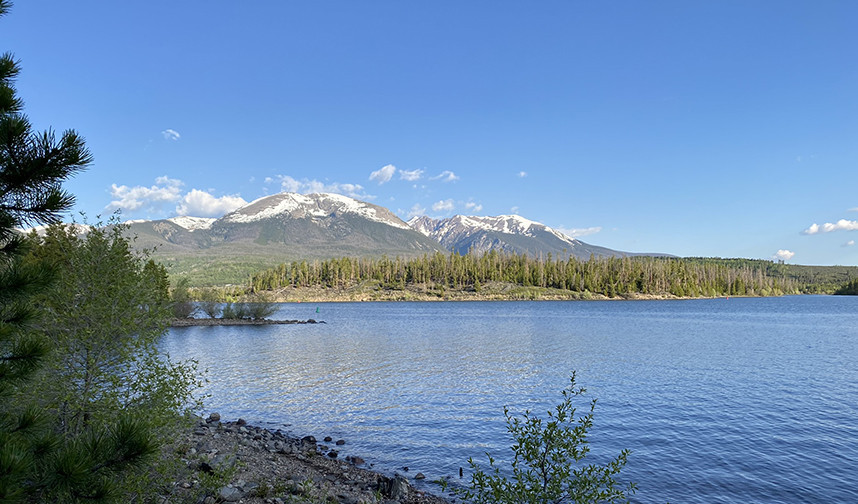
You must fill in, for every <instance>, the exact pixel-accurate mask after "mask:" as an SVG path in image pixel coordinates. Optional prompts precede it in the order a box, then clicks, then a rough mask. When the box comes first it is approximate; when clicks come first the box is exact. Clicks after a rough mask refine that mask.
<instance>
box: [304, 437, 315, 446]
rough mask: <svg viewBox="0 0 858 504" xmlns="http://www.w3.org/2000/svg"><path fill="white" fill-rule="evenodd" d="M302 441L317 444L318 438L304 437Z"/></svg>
mask: <svg viewBox="0 0 858 504" xmlns="http://www.w3.org/2000/svg"><path fill="white" fill-rule="evenodd" d="M301 441H303V442H305V443H309V444H316V438H314V437H313V436H304V437H302V438H301Z"/></svg>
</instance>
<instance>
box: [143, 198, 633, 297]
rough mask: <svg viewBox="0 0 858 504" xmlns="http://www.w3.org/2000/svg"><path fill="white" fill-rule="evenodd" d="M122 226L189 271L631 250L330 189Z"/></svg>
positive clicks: (503, 219) (518, 222) (515, 220)
mask: <svg viewBox="0 0 858 504" xmlns="http://www.w3.org/2000/svg"><path fill="white" fill-rule="evenodd" d="M128 225H129V231H130V233H131V234H133V235H135V236H136V237H137V242H136V243H137V246H138V248H145V249H149V250H154V252H153V258H155V259H159V260H162V261H163V262H166V263H167V265H168V270H169V271H170V272H171V273H173V274H185V275H189V276H194V277H203V276H212V275H217V274H218V271H219V270H229V271H231V272H233V273H230V274H231V275H236V274H238V272H241V275H249V274H250V273H253V272H254V270H259V269H263V268H268V267H272V266H275V265H277V264H280V263H283V262H289V261H295V260H299V261H300V260H313V259H330V258H336V257H355V256H375V257H380V256H382V255H387V256H403V257H411V256H421V255H423V254H427V253H435V252H442V253H449V252H458V253H461V254H465V253H467V252H469V251H476V252H488V251H490V250H498V251H503V252H509V253H519V254H520V253H526V254H531V255H534V256H536V255H540V254H548V253H551V254H553V255H554V256H555V257H562V256H563V255H564V254H565V255H569V256H574V257H577V258H581V259H586V258H589V257H590V256H591V255H593V256H596V257H621V256H626V255H637V254H632V253H626V252H620V251H616V250H611V249H608V248H605V247H598V246H595V245H590V244H586V243H584V242H581V241H580V240H577V239H575V238H570V237H568V236H566V235H564V234H563V233H560V232H559V231H556V230H554V229H552V228H550V227H548V226H545V225H544V224H541V223H538V222H535V221H531V220H529V219H526V218H524V217H521V216H518V215H502V216H495V217H480V216H463V215H458V216H454V217H451V218H449V219H431V218H429V217H419V218H414V219H411V220H410V221H409V222H407V223H406V222H405V221H403V220H402V219H400V218H399V217H397V216H396V215H395V214H394V213H393V212H392V211H390V210H389V209H387V208H384V207H382V206H378V205H374V204H372V203H367V202H364V201H359V200H356V199H354V198H349V197H347V196H343V195H339V194H330V193H315V194H297V193H278V194H273V195H269V196H264V197H262V198H259V199H256V200H254V201H252V202H250V203H248V204H247V205H244V206H242V207H240V208H238V209H236V210H234V211H232V212H229V213H227V214H226V215H224V216H223V217H220V218H217V219H214V218H205V217H190V216H178V217H171V218H168V219H159V220H151V221H139V220H136V221H128ZM231 279H232V280H234V281H240V279H238V278H237V277H235V278H233V277H231Z"/></svg>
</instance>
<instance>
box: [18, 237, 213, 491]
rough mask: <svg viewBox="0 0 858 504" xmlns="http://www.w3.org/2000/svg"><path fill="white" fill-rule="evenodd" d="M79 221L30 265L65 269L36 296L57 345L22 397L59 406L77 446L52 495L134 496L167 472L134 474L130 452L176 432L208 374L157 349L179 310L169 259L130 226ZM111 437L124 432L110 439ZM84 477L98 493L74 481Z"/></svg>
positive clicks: (54, 414)
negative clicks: (149, 253)
mask: <svg viewBox="0 0 858 504" xmlns="http://www.w3.org/2000/svg"><path fill="white" fill-rule="evenodd" d="M79 229H80V227H78V226H65V225H52V226H50V227H48V228H47V230H46V231H45V235H44V237H41V238H39V237H32V238H31V240H32V247H31V248H32V250H31V252H30V255H29V256H28V258H27V264H31V265H34V266H36V267H40V266H41V267H47V266H50V267H51V268H53V269H54V270H55V271H56V279H55V281H54V283H53V284H52V285H51V286H50V288H48V289H47V290H46V291H45V292H43V293H42V294H41V295H39V296H38V297H36V298H35V299H34V304H35V306H36V307H37V308H39V312H40V320H39V322H38V326H37V327H39V329H40V330H41V332H42V333H44V334H46V335H48V336H49V338H50V340H51V341H52V342H53V345H54V347H55V352H54V353H53V354H52V355H51V356H50V358H48V359H47V360H46V362H47V366H45V368H44V369H43V370H42V371H41V372H40V373H39V374H38V375H37V376H36V378H35V379H34V380H33V381H32V382H31V383H30V384H29V385H28V386H27V387H22V388H20V390H19V397H24V396H26V395H30V396H36V397H39V398H40V402H41V405H42V407H43V408H44V409H45V410H46V411H50V412H51V419H50V423H51V430H52V431H53V432H55V433H56V434H58V435H59V437H60V439H61V440H63V441H64V443H65V444H64V446H66V447H67V449H66V451H67V452H68V453H67V454H63V453H65V452H64V451H63V450H60V452H59V453H61V456H60V455H55V456H54V458H56V457H59V458H57V459H56V460H57V461H58V462H57V463H60V464H61V466H62V467H61V468H60V469H56V468H55V469H52V470H51V472H50V473H46V474H54V473H56V474H57V475H60V476H62V477H61V478H59V476H58V477H56V478H53V479H51V480H50V484H51V485H52V486H51V488H53V490H51V491H50V492H47V493H42V494H40V495H41V497H42V498H44V497H45V496H48V495H50V496H56V498H58V499H60V500H62V499H70V500H71V501H74V499H84V497H87V495H88V496H89V497H87V498H90V497H91V498H92V499H93V500H96V501H101V500H110V499H111V498H127V496H128V495H129V494H145V493H146V492H149V491H152V489H154V488H155V486H154V485H152V482H151V481H150V480H147V478H154V479H158V476H157V474H154V475H151V474H149V471H132V473H129V472H128V471H127V469H128V468H129V467H131V468H133V464H130V463H125V462H124V461H125V460H128V461H129V462H130V461H136V462H138V463H139V462H140V461H141V460H142V459H143V458H144V457H143V456H144V455H149V454H152V453H153V452H154V451H155V450H156V449H157V447H158V446H159V445H160V444H162V443H164V442H166V441H167V440H168V438H169V435H170V434H171V432H172V429H174V428H176V427H178V426H179V425H181V414H182V412H183V411H184V410H185V408H187V407H188V406H190V405H193V404H194V403H193V399H192V393H193V391H194V390H195V389H196V388H197V387H198V386H199V385H200V383H199V376H198V373H197V370H196V365H195V363H193V362H189V363H175V362H172V361H171V360H170V358H169V357H168V356H166V355H163V354H161V353H160V352H159V350H158V348H157V342H158V340H159V339H160V337H161V336H162V335H163V334H164V333H165V331H166V328H167V324H168V322H169V320H170V319H171V317H172V303H171V299H170V295H169V292H168V282H167V281H166V271H164V269H163V267H161V266H159V265H157V264H155V263H153V262H152V261H149V260H147V259H148V258H147V257H146V255H145V254H141V253H137V252H135V251H134V250H133V249H132V247H131V241H130V240H129V239H128V238H126V237H124V235H123V233H124V231H125V229H124V227H123V226H121V225H117V224H115V223H114V225H111V226H107V227H101V226H96V227H92V228H89V229H88V231H87V233H86V234H85V235H81V234H78V231H79ZM110 426H115V427H110ZM111 436H113V438H115V439H116V440H117V441H116V442H108V441H109V440H110V439H112V437H111ZM81 450H82V451H84V452H85V453H77V452H78V451H81ZM119 462H122V463H121V464H120V463H119ZM93 467H96V468H98V470H96V469H93ZM101 468H104V470H103V471H102V470H101ZM84 469H85V471H84ZM123 470H124V471H125V472H124V473H122V474H123V476H122V477H118V476H117V475H118V474H120V473H119V471H123ZM57 471H59V472H57ZM81 471H84V472H86V473H92V474H93V475H95V476H97V478H96V479H92V478H90V479H86V478H84V477H83V476H82V474H83V472H81ZM105 471H106V472H105ZM95 476H93V477H94V478H95ZM79 485H84V486H85V487H87V488H89V489H91V490H92V492H91V495H90V494H81V493H80V491H79V490H74V491H72V490H69V489H71V488H77V487H78V486H79ZM75 492H77V493H75ZM52 498H53V497H52Z"/></svg>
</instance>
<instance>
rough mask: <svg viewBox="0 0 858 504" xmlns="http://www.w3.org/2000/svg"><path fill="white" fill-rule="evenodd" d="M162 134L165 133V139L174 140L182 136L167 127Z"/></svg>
mask: <svg viewBox="0 0 858 504" xmlns="http://www.w3.org/2000/svg"><path fill="white" fill-rule="evenodd" d="M161 135H163V137H164V140H172V141H174V142H175V141H177V140H179V139H180V138H182V135H180V134H179V132H178V131H176V130H174V129H165V130H164V131H162V132H161Z"/></svg>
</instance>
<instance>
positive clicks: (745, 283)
mask: <svg viewBox="0 0 858 504" xmlns="http://www.w3.org/2000/svg"><path fill="white" fill-rule="evenodd" d="M791 268H793V267H792V266H788V265H782V264H774V263H772V262H770V261H760V260H747V259H703V258H689V259H677V258H665V257H624V258H595V257H591V258H590V259H589V260H578V259H575V258H566V259H555V258H553V257H552V256H551V255H550V254H549V255H548V256H547V257H544V258H534V257H531V256H528V255H523V254H522V255H518V254H502V253H498V252H496V251H492V252H489V253H487V254H474V253H469V254H465V255H459V254H456V253H452V254H449V255H445V254H441V253H435V254H433V255H424V256H422V257H420V258H416V259H403V258H399V257H397V258H393V259H391V258H387V257H383V258H381V259H372V258H340V259H331V260H327V261H312V262H307V261H301V262H297V261H296V262H292V263H288V264H286V263H284V264H281V265H280V266H278V267H276V268H272V269H268V270H265V271H261V272H259V273H257V274H255V275H253V276H252V278H251V279H250V289H251V290H252V291H264V290H275V289H281V288H285V287H295V288H299V287H321V288H348V287H350V286H354V285H357V284H359V283H361V282H364V281H367V280H372V281H375V282H378V284H379V285H380V286H381V287H382V288H386V289H405V288H406V286H423V287H424V288H427V287H428V288H436V289H437V288H440V289H458V290H471V291H476V292H479V291H480V289H481V288H482V287H483V286H484V285H486V284H488V283H490V282H502V283H508V284H513V285H517V286H524V287H541V288H549V289H559V290H563V291H569V292H577V293H591V294H600V295H604V296H607V297H618V296H634V295H654V296H663V295H669V296H677V297H700V296H705V297H715V296H746V295H747V296H771V295H782V294H798V293H802V292H808V291H813V289H812V288H811V287H812V284H808V283H804V282H801V281H800V280H799V279H798V278H797V276H796V274H795V273H793V272H791ZM856 270H858V268H856ZM831 291H833V289H831Z"/></svg>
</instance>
